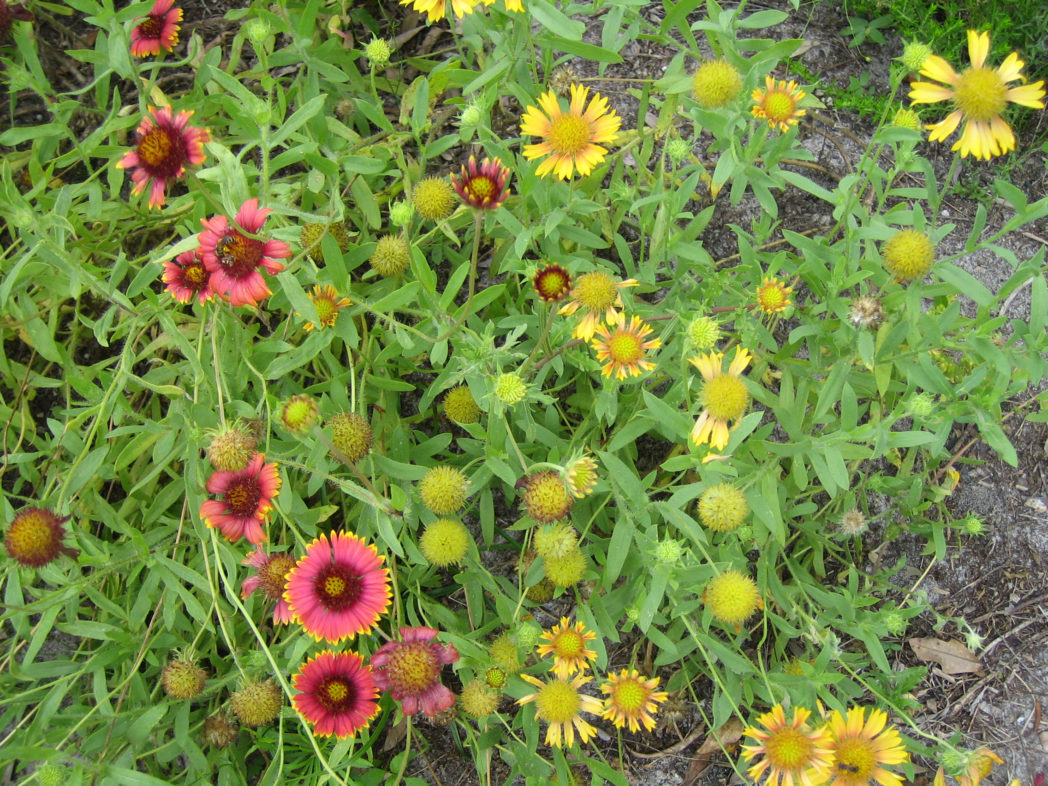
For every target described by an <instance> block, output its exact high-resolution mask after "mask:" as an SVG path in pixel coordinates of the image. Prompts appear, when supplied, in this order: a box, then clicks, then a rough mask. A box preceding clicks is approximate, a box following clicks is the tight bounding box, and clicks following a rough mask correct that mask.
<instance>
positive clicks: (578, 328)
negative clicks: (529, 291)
mask: <svg viewBox="0 0 1048 786" xmlns="http://www.w3.org/2000/svg"><path fill="white" fill-rule="evenodd" d="M635 286H637V280H636V279H635V278H627V279H626V280H625V281H620V282H619V283H617V284H616V283H615V279H613V278H612V277H611V276H609V275H608V274H607V273H602V272H600V271H599V270H595V271H593V272H591V273H585V274H583V275H581V276H579V278H578V280H577V281H576V282H575V286H574V287H572V289H571V297H572V300H571V302H570V303H565V304H564V305H563V306H561V308H560V311H558V312H557V313H558V314H564V315H565V316H571V315H572V314H574V313H575V312H576V311H578V310H579V309H580V308H581V309H582V310H583V312H584V314H583V316H582V318H581V319H579V323H578V324H577V325H575V329H574V330H572V331H571V337H572V338H581V339H582V340H583V341H589V340H590V339H591V338H593V334H594V333H596V332H597V325H598V324H600V321H601V320H602V319H603V320H604V321H605V322H607V323H608V324H609V325H611V324H614V323H617V322H618V311H616V310H615V309H616V308H622V294H621V293H620V292H619V290H620V289H622V288H624V287H635Z"/></svg>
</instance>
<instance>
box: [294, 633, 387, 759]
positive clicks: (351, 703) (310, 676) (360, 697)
mask: <svg viewBox="0 0 1048 786" xmlns="http://www.w3.org/2000/svg"><path fill="white" fill-rule="evenodd" d="M291 686H292V687H293V688H294V689H295V690H296V691H298V692H297V693H296V694H295V695H294V696H292V697H291V703H292V704H293V705H294V707H295V710H296V711H297V712H298V714H299V715H301V716H302V717H303V718H305V719H306V720H307V721H309V722H310V723H312V724H313V733H314V734H316V735H317V736H318V737H331V736H334V737H337V738H338V739H343V738H345V737H352V736H353V735H354V734H356V733H357V732H358V731H360V730H361V729H366V728H367V726H368V724H369V723H370V722H371V719H372V718H374V717H375V715H377V714H378V701H377V699H378V687H377V686H376V685H375V679H374V676H373V675H372V673H371V667H370V666H366V665H365V664H364V659H363V658H361V657H360V656H359V655H357V654H356V653H355V652H322V653H320V654H319V655H317V656H315V657H314V658H312V659H311V660H309V661H308V662H307V663H304V664H302V667H301V668H300V669H299V670H298V673H297V674H295V676H294V677H293V678H292V681H291Z"/></svg>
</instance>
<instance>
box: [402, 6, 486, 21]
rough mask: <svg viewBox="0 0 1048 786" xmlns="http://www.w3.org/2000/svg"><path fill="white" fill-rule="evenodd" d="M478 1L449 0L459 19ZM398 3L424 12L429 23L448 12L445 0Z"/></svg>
mask: <svg viewBox="0 0 1048 786" xmlns="http://www.w3.org/2000/svg"><path fill="white" fill-rule="evenodd" d="M478 2H480V0H451V10H452V11H454V12H455V16H457V17H458V18H459V19H461V18H462V17H464V16H465V15H466V14H472V13H473V7H474V6H475V5H476V4H477V3H478ZM400 4H401V5H410V6H411V8H412V9H413V10H415V11H418V12H419V13H420V14H425V15H426V16H427V17H428V18H427V21H428V22H430V23H431V24H432V23H433V22H439V21H440V20H441V19H443V18H444V17H445V16H447V14H448V11H447V0H400Z"/></svg>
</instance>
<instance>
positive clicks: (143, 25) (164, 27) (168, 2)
mask: <svg viewBox="0 0 1048 786" xmlns="http://www.w3.org/2000/svg"><path fill="white" fill-rule="evenodd" d="M181 21H182V9H181V8H175V0H156V2H155V3H153V9H152V10H151V11H150V12H149V15H148V16H145V17H142V21H141V22H139V23H138V24H137V25H135V27H134V29H133V30H132V31H131V54H133V55H134V56H135V57H145V56H146V55H159V54H160V50H161V49H163V50H164V51H165V52H170V51H171V50H173V49H174V48H175V44H177V43H178V29H179V26H178V23H179V22H181Z"/></svg>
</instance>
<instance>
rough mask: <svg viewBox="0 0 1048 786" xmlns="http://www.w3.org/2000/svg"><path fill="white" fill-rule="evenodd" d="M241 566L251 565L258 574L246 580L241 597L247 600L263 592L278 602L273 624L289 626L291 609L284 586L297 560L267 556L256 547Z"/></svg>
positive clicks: (283, 556)
mask: <svg viewBox="0 0 1048 786" xmlns="http://www.w3.org/2000/svg"><path fill="white" fill-rule="evenodd" d="M241 564H243V565H251V566H252V567H254V568H256V569H257V571H258V572H257V573H256V574H255V575H254V576H248V577H247V578H246V579H244V583H243V584H241V585H240V597H241V598H243V599H244V600H247V599H248V597H249V596H250V595H251V593H253V592H254V591H255V590H261V591H262V594H263V595H265V596H266V597H267V598H269V599H270V600H274V601H276V607H275V608H274V609H273V623H274V624H276V625H287V624H288V623H289V622H291V607H290V606H288V605H287V601H286V600H284V584H285V582H286V581H287V574H288V573H289V572H290V571H291V569H292V568H293V567H295V558H294V557H292V556H291V555H290V554H266V552H265V551H263V550H262V549H261V548H258V547H255V550H254V551H253V552H251V553H250V554H248V555H247V557H245V558H244V559H243V560H241Z"/></svg>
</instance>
